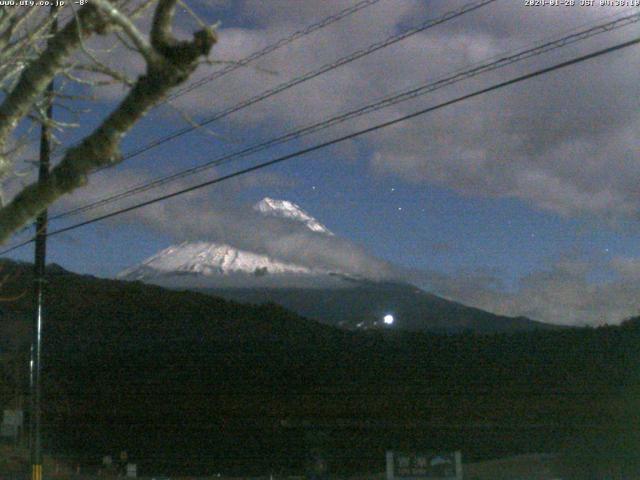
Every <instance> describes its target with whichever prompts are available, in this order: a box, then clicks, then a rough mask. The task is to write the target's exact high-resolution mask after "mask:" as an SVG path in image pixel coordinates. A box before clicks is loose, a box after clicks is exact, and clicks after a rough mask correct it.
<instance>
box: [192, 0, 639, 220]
mask: <svg viewBox="0 0 640 480" xmlns="http://www.w3.org/2000/svg"><path fill="white" fill-rule="evenodd" d="M345 5H346V4H345V2H337V1H327V2H321V5H318V4H316V3H307V2H288V3H283V2H244V3H242V8H241V11H242V12H243V13H244V14H245V15H248V16H249V17H250V18H251V19H252V21H253V22H254V26H253V27H252V28H229V29H222V30H221V32H220V44H219V45H218V46H217V47H216V50H215V51H214V55H219V56H220V57H222V58H242V57H243V56H245V55H246V54H248V53H249V52H253V51H256V50H259V49H260V48H262V47H264V46H265V45H267V44H269V43H270V42H273V41H275V40H277V39H279V38H282V37H284V36H286V35H288V34H289V33H290V32H291V31H294V30H295V29H296V28H301V27H302V26H304V25H307V24H309V23H312V21H313V20H317V19H318V18H321V17H322V16H323V15H326V14H328V13H329V12H335V11H338V10H339V9H340V8H344V7H345ZM460 5H462V2H456V3H455V4H454V3H453V2H434V3H433V8H430V9H429V10H428V11H427V10H426V9H425V8H424V4H423V3H421V2H412V1H403V2H381V3H380V4H376V5H375V6H373V7H370V8H367V9H365V10H363V11H361V12H359V13H358V14H355V15H353V16H350V17H348V18H345V19H343V20H341V21H340V22H338V23H336V24H335V25H332V26H330V27H328V28H327V29H324V30H321V31H318V32H316V33H314V34H313V35H310V36H309V37H308V38H305V39H303V40H300V41H297V42H295V43H294V44H291V45H289V46H287V47H285V48H282V49H280V50H278V51H277V52H275V53H273V54H271V55H269V56H268V57H265V58H263V59H261V60H260V61H258V62H257V64H258V65H259V66H262V67H265V68H268V69H269V70H273V71H275V72H277V75H268V74H265V73H263V72H260V71H259V70H256V69H251V68H244V69H240V70H238V71H236V72H234V73H233V74H231V75H228V76H227V77H224V78H222V79H220V80H219V81H217V82H213V83H212V84H209V85H207V86H206V87H203V88H202V89H198V90H196V91H194V92H192V93H191V94H189V95H186V96H185V97H183V98H182V99H181V100H180V105H181V106H182V107H183V108H185V109H187V110H189V111H192V112H194V113H195V114H199V115H200V114H205V112H210V111H211V107H212V104H209V103H208V102H203V101H202V99H203V98H215V99H216V108H220V109H223V108H224V107H225V106H229V105H234V104H235V103H237V102H239V101H241V100H244V99H247V98H250V97H251V96H253V95H255V94H258V93H261V92H264V91H266V90H268V89H269V88H272V87H273V86H275V85H278V84H280V83H282V82H284V81H287V80H289V79H291V78H295V77H296V76H299V75H301V74H303V73H305V72H309V71H312V70H314V69H316V68H317V67H318V66H320V65H322V64H325V63H327V62H332V61H334V60H335V59H336V58H339V57H341V56H344V55H347V54H349V53H350V52H353V51H355V50H357V49H360V48H363V47H366V46H367V45H369V44H371V43H373V42H375V41H380V40H381V39H383V38H385V37H387V36H388V35H390V34H392V33H395V32H397V31H398V30H399V29H400V28H401V27H403V26H406V25H413V24H415V23H417V22H419V21H420V20H422V19H426V18H433V17H437V16H438V15H440V14H442V13H443V12H445V11H448V10H452V9H454V8H457V7H459V6H460ZM625 12H626V13H629V12H630V10H629V9H623V8H604V7H602V8H595V7H594V8H589V7H581V8H559V9H537V10H530V9H527V8H526V7H524V6H523V5H522V4H521V3H516V2H497V3H495V4H492V5H490V6H489V7H485V8H483V9H481V10H478V11H477V12H474V13H470V14H468V15H465V16H463V17H461V18H459V19H456V20H453V21H451V22H448V23H446V24H444V25H440V26H438V27H435V28H433V29H430V30H428V31H425V32H422V33H420V34H417V35H414V36H412V37H410V38H407V39H405V40H403V41H402V42H400V43H399V44H396V45H394V46H392V47H389V48H386V49H383V50H381V51H379V52H377V53H375V54H373V55H371V56H368V57H365V58H362V59H360V60H358V61H356V62H353V63H350V64H348V65H345V66H342V67H340V68H338V69H336V70H333V71H331V72H328V73H326V74H324V75H321V76H320V77H318V78H315V79H314V80H312V81H309V82H306V83H305V84H303V85H299V86H297V87H295V88H292V89H290V90H287V91H285V92H282V93H281V94H278V95H276V96H275V97H273V98H270V99H268V100H265V101H263V102H260V103H259V104H256V105H254V106H252V107H250V108H248V109H246V110H243V111H242V112H238V113H237V114H234V115H232V116H230V117H227V118H225V119H224V120H222V122H224V123H225V124H226V125H233V126H238V127H239V128H256V127H264V128H265V129H266V131H267V132H268V133H269V135H271V133H272V132H273V128H272V126H273V125H282V126H286V127H287V128H294V127H299V126H303V125H307V124H309V123H311V122H312V121H315V120H320V119H323V118H326V117H328V116H330V115H333V114H335V113H337V112H342V111H345V110H347V109H350V108H354V107H358V106H362V105H363V104H365V103H367V102H369V101H371V100H372V99H376V98H380V97H382V96H385V95H388V94H391V93H395V92H397V91H398V90H400V89H402V88H403V87H406V86H413V85H417V84H419V83H423V82H425V80H426V79H437V78H440V77H442V76H443V75H445V74H446V73H448V72H451V71H454V70H458V69H461V68H465V67H467V68H468V67H469V66H471V65H475V64H477V63H478V62H480V61H483V60H484V59H486V58H488V57H491V56H496V55H500V54H503V52H505V51H513V50H514V48H515V47H517V46H529V45H531V44H532V43H533V42H534V40H536V41H539V40H542V39H545V40H548V39H549V38H551V37H552V36H553V37H558V36H559V35H560V34H561V33H563V32H568V31H569V30H572V29H573V30H574V31H575V29H576V28H578V27H580V26H582V27H584V26H585V25H590V26H592V25H595V24H596V23H597V22H598V21H603V19H605V20H607V19H609V20H610V19H611V18H612V16H613V15H622V14H624V13H625ZM516 20H517V21H516ZM631 30H632V27H629V28H627V29H622V30H619V31H615V32H610V33H607V34H606V35H603V36H599V37H596V38H594V39H591V40H589V41H586V42H584V43H581V44H576V45H573V46H571V47H567V48H564V49H561V50H559V51H557V52H555V53H552V54H550V55H546V56H541V57H536V58H534V59H531V60H528V61H526V62H523V63H522V64H521V65H514V66H511V67H508V68H506V69H504V70H501V71H500V72H494V73H491V74H487V75H484V76H482V77H478V78H477V79H474V80H470V81H467V82H464V83H461V84H458V85H456V86H453V87H449V88H446V89H443V90H441V91H438V92H434V93H433V94H432V95H430V96H428V97H425V99H424V100H416V101H412V102H408V103H406V104H402V105H397V106H395V107H393V108H391V109H388V110H386V111H385V112H383V113H379V114H374V115H371V116H368V117H367V118H361V119H359V120H356V121H351V122H349V124H346V125H343V126H341V127H338V128H335V129H332V130H329V131H328V132H325V133H324V134H322V135H320V136H319V137H315V138H327V137H330V136H335V135H337V134H341V133H345V131H350V130H355V129H359V128H364V127H367V126H370V125H371V124H373V123H375V122H377V121H381V120H383V119H389V118H392V117H394V116H396V115H401V114H405V113H408V112H410V111H413V110H416V109H417V108H419V107H420V106H427V105H433V104H436V103H438V102H440V101H443V100H447V99H450V98H453V97H455V96H457V95H459V94H461V93H466V92H470V91H473V90H475V89H476V88H481V87H485V86H488V85H490V84H492V83H495V82H498V81H502V80H505V79H506V78H511V77H514V76H517V75H519V74H522V73H525V72H530V71H533V70H535V69H537V68H541V67H544V66H548V65H551V64H552V63H554V62H557V61H561V60H566V59H569V58H572V57H575V56H577V55H579V54H583V53H586V52H590V51H593V50H596V49H599V48H602V47H604V46H607V45H612V44H614V43H616V42H618V41H622V40H625V39H629V38H630V36H629V35H630V33H631ZM637 59H638V55H637V50H633V49H628V50H626V51H622V52H616V53H614V54H611V55H608V56H604V57H601V58H599V59H596V60H592V61H589V62H585V63H583V64H580V65H576V66H573V67H570V68H568V69H564V70H562V71H561V72H556V73H552V74H548V75H545V76H543V77H541V78H539V79H537V80H532V81H528V82H525V83H522V84H519V85H516V86H512V87H509V88H505V89H502V90H500V91H499V92H495V93H492V94H488V95H485V96H483V97H481V98H478V99H474V100H470V101H466V102H464V103H461V104H459V105H457V106H454V107H449V108H446V109H443V110H440V111H438V112H434V113H433V114H430V115H427V116H424V117H421V118H419V119H413V120H411V121H409V122H405V123H403V124H401V125H398V126H396V127H394V128H387V129H385V130H383V131H380V132H377V133H376V134H375V135H371V136H369V137H367V138H366V139H364V141H365V142H366V144H367V146H368V149H369V151H371V152H372V153H371V155H370V163H371V166H372V171H373V172H374V173H375V174H378V175H392V176H397V177H399V178H402V179H404V180H405V181H407V182H413V183H427V184H438V185H442V186H445V187H448V188H451V189H453V190H455V191H458V192H462V193H464V194H467V195H476V196H491V197H504V198H517V199H520V200H522V201H524V202H526V203H528V204H529V205H530V206H531V207H533V208H536V209H541V210H546V211H551V212H554V213H557V214H560V215H564V216H582V215H594V216H597V217H599V218H604V219H609V220H613V219H616V218H619V217H636V216H637V215H638V214H639V213H640V198H638V197H639V194H638V190H637V188H636V187H635V186H636V184H637V180H638V179H639V178H640V165H639V164H638V162H636V161H634V159H635V158H636V157H637V151H638V150H639V149H640V139H639V137H638V135H637V131H638V128H640V69H638V65H637ZM221 92H224V93H221Z"/></svg>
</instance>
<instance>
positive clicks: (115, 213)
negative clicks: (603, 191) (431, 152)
mask: <svg viewBox="0 0 640 480" xmlns="http://www.w3.org/2000/svg"><path fill="white" fill-rule="evenodd" d="M639 43H640V37H637V38H635V39H633V40H629V41H627V42H623V43H619V44H617V45H613V46H611V47H608V48H604V49H602V50H598V51H596V52H592V53H589V54H586V55H582V56H580V57H576V58H574V59H571V60H567V61H564V62H561V63H557V64H555V65H552V66H550V67H546V68H543V69H540V70H536V71H534V72H531V73H528V74H525V75H521V76H519V77H516V78H513V79H511V80H507V81H504V82H500V83H497V84H495V85H492V86H490V87H486V88H483V89H481V90H477V91H475V92H472V93H468V94H466V95H462V96H460V97H456V98H454V99H452V100H448V101H446V102H442V103H440V104H438V105H435V106H431V107H428V108H424V109H421V110H418V111H416V112H413V113H410V114H407V115H403V116H401V117H398V118H395V119H393V120H388V121H386V122H383V123H379V124H377V125H374V126H372V127H368V128H365V129H362V130H359V131H357V132H353V133H350V134H348V135H343V136H341V137H338V138H334V139H333V140H329V141H326V142H322V143H319V144H316V145H314V146H312V147H308V148H304V149H302V150H298V151H296V152H293V153H290V154H287V155H283V156H281V157H278V158H275V159H272V160H269V161H266V162H262V163H259V164H257V165H254V166H252V167H248V168H245V169H242V170H238V171H236V172H233V173H230V174H228V175H224V176H222V177H218V178H215V179H213V180H208V181H206V182H202V183H199V184H197V185H193V186H191V187H188V188H184V189H181V190H178V191H175V192H172V193H169V194H166V195H162V196H160V197H156V198H154V199H151V200H147V201H145V202H141V203H138V204H136V205H132V206H129V207H126V208H122V209H120V210H116V211H113V212H110V213H107V214H104V215H100V216H98V217H94V218H91V219H89V220H85V221H82V222H78V223H76V224H73V225H70V226H68V227H64V228H59V229H57V230H53V231H51V232H49V233H48V234H47V236H48V237H49V236H53V235H58V234H60V233H65V232H69V231H71V230H75V229H77V228H80V227H84V226H86V225H90V224H92V223H96V222H100V221H102V220H106V219H108V218H112V217H115V216H118V215H122V214H124V213H128V212H131V211H133V210H137V209H139V208H142V207H146V206H148V205H152V204H154V203H158V202H161V201H164V200H168V199H170V198H173V197H177V196H179V195H183V194H185V193H189V192H193V191H195V190H199V189H201V188H204V187H208V186H211V185H215V184H216V183H221V182H224V181H226V180H230V179H232V178H235V177H239V176H241V175H245V174H247V173H251V172H254V171H257V170H261V169H263V168H266V167H270V166H272V165H276V164H279V163H283V162H285V161H287V160H291V159H293V158H297V157H300V156H303V155H306V154H308V153H312V152H315V151H317V150H321V149H323V148H326V147H329V146H332V145H335V144H338V143H341V142H344V141H346V140H351V139H354V138H357V137H360V136H362V135H366V134H368V133H371V132H375V131H377V130H381V129H383V128H387V127H390V126H392V125H396V124H398V123H401V122H404V121H406V120H410V119H412V118H416V117H419V116H422V115H425V114H427V113H431V112H433V111H436V110H439V109H441V108H445V107H448V106H450V105H454V104H456V103H459V102H462V101H464V100H468V99H470V98H474V97H478V96H480V95H484V94H486V93H489V92H492V91H495V90H499V89H501V88H504V87H507V86H510V85H514V84H516V83H520V82H522V81H525V80H529V79H532V78H535V77H539V76H542V75H546V74H547V73H551V72H553V71H556V70H560V69H562V68H566V67H568V66H571V65H575V64H578V63H581V62H584V61H586V60H590V59H593V58H596V57H600V56H603V55H606V54H609V53H612V52H615V51H618V50H622V49H624V48H628V47H631V46H634V45H637V44H639ZM32 241H33V239H30V240H28V241H25V242H23V243H22V244H19V245H16V246H13V247H11V248H9V249H6V250H3V251H2V252H0V255H3V254H5V253H9V252H10V251H12V250H15V249H17V248H19V247H20V246H22V245H26V244H27V243H31V242H32Z"/></svg>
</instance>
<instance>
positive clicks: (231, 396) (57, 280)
mask: <svg viewBox="0 0 640 480" xmlns="http://www.w3.org/2000/svg"><path fill="white" fill-rule="evenodd" d="M3 271H4V272H6V273H8V274H9V279H8V280H7V282H5V284H4V285H3V292H4V297H7V298H10V297H13V296H15V295H19V294H20V293H21V292H28V289H29V287H30V278H29V277H30V270H29V268H28V266H25V265H19V264H13V263H7V264H4V270H3ZM49 279H50V280H49V283H48V287H47V288H48V291H47V308H46V313H47V317H46V318H47V320H46V322H47V323H46V327H45V351H44V355H45V358H44V360H45V363H44V375H45V379H46V383H45V396H46V398H45V408H46V411H45V420H46V432H47V441H46V446H47V447H48V448H49V450H50V451H54V452H55V451H57V452H64V453H65V454H70V453H72V454H74V455H77V456H84V457H86V458H92V459H95V460H97V459H99V458H100V457H101V456H102V455H103V454H108V453H111V454H113V453H114V452H117V451H119V450H121V449H126V450H128V451H129V452H130V455H131V457H132V458H135V459H137V460H138V463H139V464H140V466H141V468H142V471H143V472H144V470H145V469H147V471H150V472H151V471H153V470H155V471H156V472H157V471H160V470H165V471H171V472H175V473H190V474H201V473H215V472H216V471H222V472H224V473H237V474H264V473H268V472H269V471H272V472H274V473H275V472H289V473H292V472H300V471H301V469H303V468H304V462H305V458H306V455H307V453H308V452H309V450H310V449H314V448H321V449H323V450H324V451H325V452H326V454H327V456H328V458H330V465H331V466H332V468H333V469H334V471H336V472H344V473H347V472H361V471H381V470H382V469H383V462H384V451H385V449H388V448H408V449H421V448H425V449H426V448H436V449H461V450H463V452H464V455H465V458H466V459H467V460H479V459H487V458H495V457H500V456H506V455H512V454H518V453H530V452H550V453H559V454H561V458H562V461H561V464H562V465H561V466H562V467H563V468H565V469H569V470H570V471H571V472H578V471H579V470H580V469H584V468H587V465H591V466H590V467H588V468H590V470H589V471H591V472H594V471H595V469H596V467H595V466H593V465H596V464H597V468H609V469H614V470H615V469H616V468H619V465H621V464H624V465H625V467H624V468H627V469H632V468H637V464H638V457H639V452H638V448H639V446H640V442H639V441H638V428H637V425H639V424H640V423H638V421H639V420H640V419H639V418H638V417H639V416H640V408H638V407H640V396H639V392H640V389H639V388H638V387H639V385H640V367H639V365H640V363H639V361H640V348H639V347H640V321H639V320H638V319H635V320H629V321H627V322H625V323H624V324H623V325H622V326H619V327H602V328H595V329H591V328H582V329H566V330H549V331H543V330H541V331H536V332H529V333H513V334H495V335H475V334H472V333H466V334H459V335H448V336H447V335H427V334H415V333H406V332H400V331H389V330H385V331H367V332H350V331H343V330H339V329H335V328H332V327H328V326H326V325H322V324H319V323H316V322H313V321H309V320H305V319H302V318H300V317H298V316H296V315H295V314H293V313H290V312H289V311H287V310H284V309H283V308H280V307H278V306H276V305H262V306H255V305H253V306H252V305H242V304H239V303H234V302H230V301H224V300H221V299H217V298H212V297H209V296H206V295H202V294H198V293H192V292H174V291H167V290H164V289H161V288H158V287H153V286H148V285H143V284H141V283H124V282H118V281H112V280H101V279H96V278H93V277H88V276H80V275H75V274H71V273H68V272H66V271H64V270H62V269H60V268H55V267H53V268H52V269H51V270H50V276H49ZM0 308H1V309H2V314H3V320H4V321H3V322H2V328H3V332H2V333H3V337H2V338H3V340H2V341H3V342H4V344H3V345H0V346H2V347H3V351H9V350H11V348H10V345H8V342H9V340H11V339H13V340H11V341H13V342H14V343H15V342H18V343H19V338H22V342H23V344H24V341H25V340H24V338H23V337H24V332H25V331H28V329H24V328H22V329H21V328H11V325H14V327H15V324H20V323H22V324H24V322H28V321H29V320H28V316H29V312H30V310H31V308H32V304H31V298H30V295H29V294H28V293H27V294H25V295H24V296H22V297H20V298H18V299H13V300H10V301H9V300H7V301H5V302H4V303H3V304H2V305H1V306H0ZM9 330H10V331H9ZM11 332H13V334H14V335H13V336H12V335H11ZM27 342H28V340H27ZM14 350H16V349H15V348H14ZM16 351H20V352H21V354H22V355H25V353H26V354H28V352H25V349H24V348H23V349H22V350H20V349H17V350H16ZM5 370H6V369H5ZM6 379H7V381H6V382H5V385H8V382H9V381H10V380H11V377H10V375H8V374H7V376H6ZM10 390H11V388H8V387H5V388H4V390H2V392H1V394H2V395H3V398H2V401H3V402H4V401H5V400H6V399H7V398H8V396H9V394H10ZM623 460H624V461H623ZM612 471H613V470H612ZM575 475H583V476H582V477H580V478H589V477H587V476H584V472H582V473H575ZM566 476H567V478H570V477H569V475H566ZM594 478H597V477H594Z"/></svg>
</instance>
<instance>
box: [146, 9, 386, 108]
mask: <svg viewBox="0 0 640 480" xmlns="http://www.w3.org/2000/svg"><path fill="white" fill-rule="evenodd" d="M378 2H380V0H364V1H361V2H358V3H356V4H355V5H352V6H351V7H348V8H345V9H344V10H341V11H339V12H337V13H335V14H334V15H331V16H329V17H326V18H323V19H322V20H320V21H319V22H316V23H313V24H311V25H308V26H307V27H305V28H303V29H302V30H298V31H296V32H293V33H292V34H290V35H289V36H287V37H284V38H281V39H280V40H278V41H277V42H275V43H272V44H271V45H268V46H266V47H265V48H263V49H262V50H258V51H257V52H254V53H252V54H250V55H249V56H247V57H244V58H243V59H241V60H238V61H237V62H234V63H233V64H231V65H228V66H226V67H225V68H223V69H221V70H218V71H217V72H213V73H212V74H211V75H208V76H206V77H205V78H202V79H200V80H198V81H197V82H194V83H192V84H191V85H187V86H186V87H183V88H181V89H179V90H177V91H176V92H174V93H173V94H171V95H170V96H169V97H167V98H166V99H165V100H163V101H162V102H160V103H159V104H158V105H161V104H163V103H166V102H169V101H171V100H174V99H176V98H178V97H180V96H182V95H184V94H186V93H189V92H191V91H193V90H195V89H197V88H199V87H201V86H202V85H204V84H206V83H209V82H212V81H214V80H217V79H218V78H221V77H223V76H224V75H226V74H228V73H231V72H233V71H235V70H237V69H239V68H241V67H244V66H246V65H247V64H249V63H250V62H253V61H254V60H257V59H259V58H262V57H264V56H266V55H268V54H270V53H272V52H274V51H276V50H278V49H279V48H282V47H284V46H285V45H289V44H290V43H292V42H294V41H296V40H298V39H300V38H302V37H305V36H307V35H310V34H311V33H313V32H315V31H317V30H320V29H322V28H325V27H328V26H329V25H331V24H333V23H335V22H337V21H338V20H342V19H343V18H345V17H347V16H349V15H352V14H354V13H356V12H358V11H360V10H362V9H364V8H367V7H370V6H372V5H374V4H376V3H378Z"/></svg>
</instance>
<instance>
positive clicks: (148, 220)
mask: <svg viewBox="0 0 640 480" xmlns="http://www.w3.org/2000/svg"><path fill="white" fill-rule="evenodd" d="M210 175H211V176H212V177H213V176H214V175H215V172H212V173H211V174H210ZM146 177H148V175H146V174H144V173H141V172H132V171H124V172H121V173H116V172H109V173H108V174H98V175H95V176H94V177H93V178H92V179H91V187H90V188H86V189H82V190H79V191H78V192H77V193H76V194H74V195H71V196H69V197H67V198H65V199H64V200H63V202H61V203H60V205H59V207H60V208H62V209H63V210H66V209H69V208H73V207H75V206H78V205H84V204H86V203H88V202H91V201H94V200H96V199H100V198H103V196H104V195H105V194H106V193H107V192H108V193H112V192H114V191H116V192H117V191H120V190H121V189H123V187H125V188H126V186H131V185H136V184H138V183H140V182H142V181H144V179H145V178H146ZM200 180H202V177H200ZM289 182H290V180H288V179H286V178H282V177H280V176H278V175H275V174H273V173H267V174H257V175H253V176H250V177H246V178H244V177H243V178H239V179H236V180H233V181H229V182H224V183H221V184H219V185H216V187H214V188H210V189H205V190H201V191H196V192H192V193H189V194H186V195H181V196H179V197H175V198H173V199H170V200H167V201H164V202H160V203H156V204H153V205H150V206H148V207H144V208H141V209H138V210H135V211H132V212H131V213H128V214H125V215H123V216H121V217H117V218H115V219H113V220H111V221H112V222H117V223H120V224H122V223H124V224H129V225H131V224H135V225H136V226H137V227H140V226H144V227H146V228H148V229H151V230H154V231H156V232H160V233H162V234H165V235H169V236H170V237H171V238H172V239H173V241H174V242H180V241H184V240H192V241H193V240H205V241H213V242H218V243H227V244H230V245H232V246H234V247H236V248H239V249H243V250H248V251H251V252H255V253H261V254H266V255H269V256H271V257H274V258H276V259H279V260H281V261H285V262H290V263H295V264H299V265H304V266H307V267H310V268H318V269H323V270H329V271H336V272H342V273H350V274H354V275H359V276H363V277H366V278H371V279H389V278H395V277H396V276H397V275H398V274H399V273H398V269H396V268H395V267H393V266H392V265H390V264H389V263H387V262H385V261H382V260H380V259H378V258H375V257H374V256H372V255H370V254H369V253H367V251H366V250H365V249H364V248H363V247H361V246H359V245H356V244H354V243H353V242H350V241H348V240H345V239H341V238H337V237H335V236H326V235H321V234H318V233H315V232H313V231H311V230H309V229H308V228H307V227H306V226H305V225H304V224H301V223H299V222H297V221H294V220H289V219H285V218H277V217H269V216H264V215H262V214H260V213H258V212H256V211H255V210H254V209H253V208H252V205H250V204H247V203H244V202H242V201H239V200H238V195H239V192H240V191H243V192H245V193H246V191H247V189H251V188H252V187H254V186H256V185H259V186H260V187H261V188H264V187H267V186H272V187H275V186H281V185H287V184H288V183H289ZM187 185H188V184H187V183H186V182H185V181H181V182H174V183H172V187H171V191H176V190H179V189H181V188H184V187H186V186H187ZM157 195H158V192H156V191H150V192H147V193H145V194H143V195H141V196H137V197H135V198H134V200H133V201H132V200H131V199H129V200H128V201H125V202H123V203H121V204H120V206H126V205H129V204H132V203H133V202H136V203H137V202H140V201H144V200H146V199H150V198H153V197H154V196H157ZM109 209H110V210H112V209H114V206H113V205H111V206H109ZM105 212H106V210H101V209H97V210H95V211H92V212H90V215H91V216H97V215H99V214H101V213H105ZM141 260H142V259H141Z"/></svg>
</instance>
